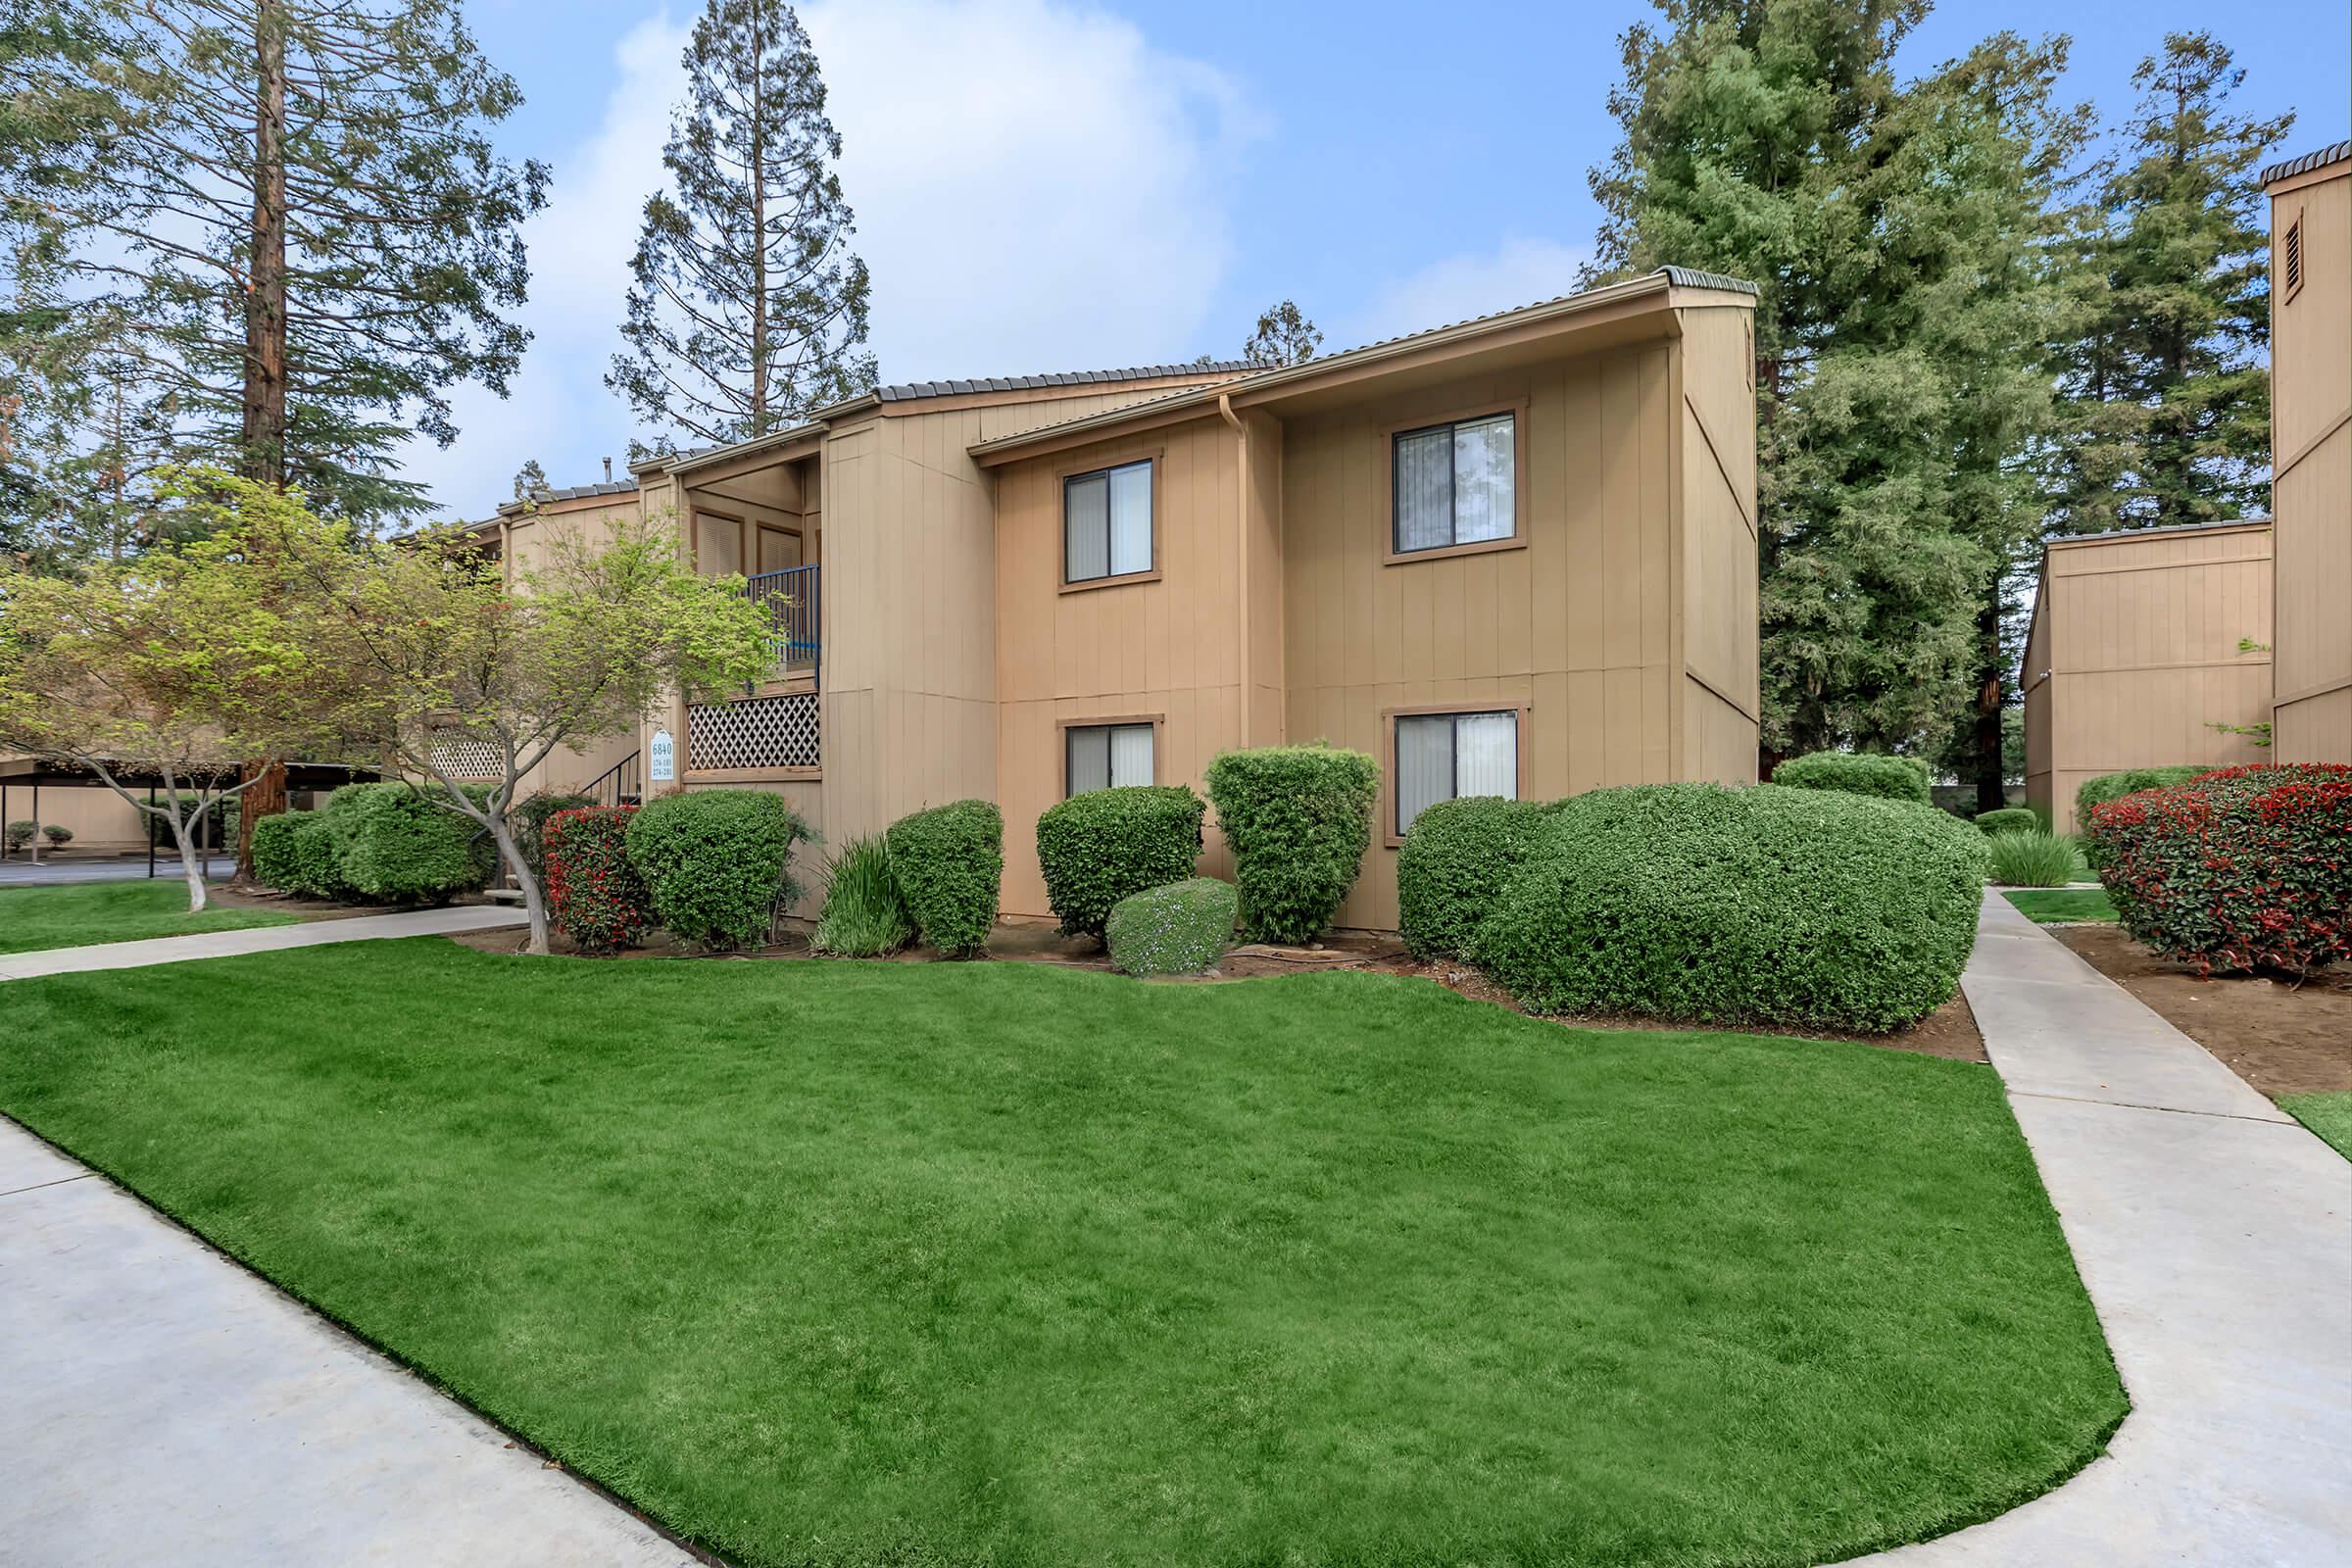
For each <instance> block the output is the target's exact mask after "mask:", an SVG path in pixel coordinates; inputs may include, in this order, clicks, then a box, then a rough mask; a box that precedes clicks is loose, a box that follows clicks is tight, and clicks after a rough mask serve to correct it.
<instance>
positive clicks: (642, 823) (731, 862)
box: [627, 790, 809, 949]
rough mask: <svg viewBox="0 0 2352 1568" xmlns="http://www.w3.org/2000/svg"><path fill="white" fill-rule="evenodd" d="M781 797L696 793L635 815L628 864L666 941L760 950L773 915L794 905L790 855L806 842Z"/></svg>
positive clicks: (803, 827)
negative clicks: (641, 880)
mask: <svg viewBox="0 0 2352 1568" xmlns="http://www.w3.org/2000/svg"><path fill="white" fill-rule="evenodd" d="M808 837H809V825H808V824H807V823H806V822H803V821H802V820H801V819H800V817H799V815H798V814H796V813H795V812H794V810H793V809H792V808H791V806H790V805H788V804H787V803H786V802H785V800H784V797H782V796H781V795H774V794H770V793H769V792H768V791H766V790H697V791H694V792H692V793H689V794H683V795H668V796H664V797H662V799H661V800H658V801H652V802H649V803H648V804H646V805H645V806H642V807H640V808H638V809H637V811H636V812H635V814H633V815H632V816H631V817H630V818H629V825H628V832H627V842H628V847H629V863H630V864H631V865H634V866H635V867H636V868H637V874H638V875H639V876H641V877H643V878H644V879H645V887H646V891H647V892H648V893H649V894H650V895H652V898H653V907H654V918H655V920H656V921H658V922H659V923H660V924H661V925H662V928H663V929H664V930H666V931H668V932H669V933H670V934H671V935H672V936H677V937H683V938H685V939H686V940H687V941H689V942H699V943H702V944H703V945H704V946H706V947H711V948H720V949H728V948H747V947H752V946H755V945H757V944H759V943H762V942H765V941H766V940H767V939H768V936H769V934H770V933H771V932H772V931H773V930H774V929H775V920H776V911H777V909H779V908H781V907H784V906H786V905H789V904H791V903H792V902H793V900H795V899H797V898H799V897H800V891H801V890H800V888H799V886H798V885H797V884H795V883H794V881H793V880H792V874H791V872H792V847H793V845H794V844H796V843H798V842H799V841H800V840H802V839H805V838H808Z"/></svg>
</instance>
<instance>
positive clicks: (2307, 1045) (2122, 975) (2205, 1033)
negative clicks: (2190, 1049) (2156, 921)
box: [2050, 925, 2352, 1095]
mask: <svg viewBox="0 0 2352 1568" xmlns="http://www.w3.org/2000/svg"><path fill="white" fill-rule="evenodd" d="M2050 929H2051V932H2052V934H2053V935H2055V936H2056V937H2057V938H2058V940H2059V941H2061V942H2063V943H2065V944H2066V945H2067V946H2068V947H2070V948H2072V949H2074V950H2075V952H2077V953H2078V954H2081V955H2082V957H2083V958H2084V960H2086V961H2087V962H2088V963H2089V964H2090V966H2091V967H2092V968H2094V969H2096V970H2098V971H2099V973H2101V974H2103V975H2105V976H2106V977H2107V978H2108V979H2110V980H2112V981H2114V982H2115V983H2116V984H2117V985H2119V986H2122V987H2123V988H2124V989H2125V990H2126V991H2129V992H2131V995H2133V996H2135V997H2137V998H2138V999H2139V1000H2140V1001H2142V1002H2144V1003H2146V1004H2147V1005H2149V1007H2151V1008H2153V1009H2154V1010H2155V1012H2156V1013H2157V1014H2158V1015H2159V1016H2160V1017H2162V1018H2163V1019H2164V1020H2165V1021H2166V1022H2167V1023H2170V1024H2171V1025H2172V1026H2173V1027H2174V1028H2176V1029H2178V1030H2180V1032H2181V1033H2182V1034H2184V1035H2186V1036H2188V1038H2189V1039H2191V1040H2194V1041H2195V1042H2196V1043H2197V1044H2198V1045H2200V1046H2203V1047H2204V1048H2205V1049H2206V1050H2207V1051H2210V1052H2212V1053H2213V1054H2214V1055H2216V1056H2218V1057H2220V1058H2221V1060H2222V1061H2223V1062H2224V1063H2225V1064H2226V1065H2228V1066H2229V1068H2230V1069H2231V1070H2232V1071H2234V1072H2235V1073H2236V1074H2237V1075H2238V1076H2239V1077H2240V1078H2243V1079H2244V1080H2245V1081H2246V1082H2247V1083H2249V1084H2252V1085H2253V1086H2254V1087H2255V1088H2256V1089H2259V1090H2261V1091H2262V1092H2263V1093H2264V1094H2266V1095H2301V1094H2317V1093H2323V1092H2328V1091H2335V1090H2352V974H2346V973H2343V972H2342V971H2341V969H2340V967H2339V968H2337V969H2333V970H2330V971H2328V972H2327V973H2324V974H2321V975H2319V976H2317V977H2315V978H2313V979H2310V980H2306V981H2305V982H2303V984H2301V985H2300V986H2296V985H2292V984H2289V983H2288V982H2286V981H2283V980H2273V979H2270V978H2268V977H2266V976H2262V975H2214V976H2212V977H2211V978H2206V977H2202V976H2199V975H2198V974H2197V973H2196V972H2195V971H2194V970H2192V969H2189V968H2187V967H2185V966H2184V965H2181V964H2178V963H2175V962H2173V961H2172V960H2171V959H2169V958H2161V957H2158V956H2156V955H2155V954H2153V953H2150V952H2149V951H2148V950H2147V949H2145V948H2143V947H2141V946H2140V945H2139V944H2138V943H2136V942H2134V941H2132V940H2131V938H2130V937H2128V936H2126V935H2125V934H2124V933H2123V932H2122V931H2120V930H2118V929H2117V928H2115V927H2114V926H2099V925H2069V926H2053V927H2051V928H2050Z"/></svg>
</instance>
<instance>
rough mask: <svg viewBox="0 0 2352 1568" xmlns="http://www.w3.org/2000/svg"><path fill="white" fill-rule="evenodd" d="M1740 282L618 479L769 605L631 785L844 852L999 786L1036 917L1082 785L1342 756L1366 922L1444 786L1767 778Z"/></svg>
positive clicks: (781, 441) (1009, 854)
mask: <svg viewBox="0 0 2352 1568" xmlns="http://www.w3.org/2000/svg"><path fill="white" fill-rule="evenodd" d="M1754 303H1755V301H1754V290H1753V288H1752V287H1750V286H1749V285H1747V284H1745V283H1741V282H1738V281H1736V280H1734V279H1730V278H1724V277H1718V276H1714V275H1710V274H1706V273H1698V272H1691V271H1688V270H1680V269H1668V270H1661V271H1659V272H1657V273H1654V274H1652V275H1649V276H1646V277H1642V278H1636V279H1633V280H1631V281H1628V282H1624V283H1618V284H1613V285H1611V286H1609V287H1606V288H1600V289H1594V290H1592V291H1590V292H1587V293H1584V294H1580V295H1574V296H1571V297H1568V298H1565V299H1559V300H1553V301H1550V302H1548V303H1545V304H1542V305H1536V306H1531V307H1528V308H1526V309H1524V310H1517V311H1511V312H1506V313H1504V314H1501V315H1497V316H1493V317H1486V318H1482V319H1478V320H1474V321H1468V322H1463V323H1460V324H1458V325H1454V326H1448V327H1443V328H1439V329H1437V330H1434V331H1429V332H1423V333H1418V334H1415V335H1413V336H1410V337H1403V338H1397V339H1393V340H1390V341H1388V342H1384V343H1377V344H1373V345H1371V346H1369V347H1366V348H1361V349H1355V350H1351V351H1349V352H1347V353H1343V354H1335V355H1330V356H1327V357H1325V358H1323V359H1319V360H1315V361H1312V362H1310V363H1308V364H1306V365H1301V366H1292V367H1281V368H1261V367H1255V366H1250V365H1245V364H1222V365H1214V364H1212V365H1204V366H1156V367H1150V368H1142V369H1134V370H1119V371H1103V372H1091V373H1083V374H1073V375H1055V376H1026V377H1018V378H1012V379H991V380H985V381H955V382H943V383H921V384H917V385H912V386H893V387H884V388H881V389H879V390H878V391H876V392H874V393H870V394H867V395H865V396H862V397H858V398H855V399H852V400H850V401H848V402H845V403H842V404H839V405H837V406H834V407H832V408H828V409H824V410H821V411H819V412H818V414H817V416H816V417H814V418H812V419H811V420H810V421H809V423H806V424H804V425H801V426H798V427H795V428H793V429H789V430H783V431H778V432H775V433H773V434H770V435H767V436H764V437H760V438H759V439H756V440H752V441H747V442H743V443H741V444H739V445H735V446H730V447H723V448H718V449H715V450H711V451H707V452H700V453H693V454H688V455H685V456H681V457H675V458H665V459H658V460H654V461H650V462H646V463H641V464H639V465H636V466H635V471H636V474H637V478H638V481H639V484H640V486H641V489H640V493H639V496H638V501H639V503H640V505H641V506H642V508H643V515H645V516H647V517H648V518H651V519H657V520H660V521H661V522H662V525H664V526H669V527H674V528H676V529H677V531H678V535H679V539H680V547H681V549H682V550H684V551H685V552H687V553H688V555H689V557H690V559H692V560H693V561H695V562H696V563H697V564H698V565H699V566H700V567H701V569H703V570H704V571H706V572H708V573H713V574H715V573H722V572H731V571H738V570H741V571H744V572H747V573H749V574H751V576H752V591H753V592H756V593H759V594H761V595H762V596H763V597H769V598H771V599H773V598H781V599H782V600H784V601H785V602H786V603H788V604H789V605H790V606H791V607H792V608H791V609H790V610H789V611H788V612H787V623H788V628H789V629H788V631H787V633H786V636H785V638H784V639H783V643H784V646H783V647H781V648H780V649H779V661H778V668H777V670H776V675H775V678H774V679H773V680H771V681H770V682H768V683H767V684H766V685H764V686H762V687H760V688H759V689H758V690H756V691H753V692H750V693H747V694H745V695H743V696H742V697H740V698H737V699H734V700H714V701H705V702H697V703H688V702H686V701H685V700H684V699H682V698H681V699H680V700H679V701H677V702H676V703H675V704H674V705H673V706H672V708H671V709H670V711H668V712H667V713H665V714H662V715H660V716H659V717H658V718H657V720H655V721H653V722H649V723H648V724H647V725H646V727H645V730H644V732H643V734H642V736H641V738H640V739H641V745H640V747H639V751H638V760H639V762H640V764H641V765H642V766H643V768H644V773H645V780H644V786H643V787H644V789H645V791H646V792H647V793H652V792H657V791H660V790H662V789H665V788H668V787H670V786H671V785H677V786H681V787H685V788H689V789H692V788H705V787H713V786H721V785H754V786H758V787H760V788H767V789H774V790H777V791H780V792H781V793H783V794H785V795H786V796H788V797H789V798H790V799H792V800H793V802H794V803H795V805H796V807H797V808H798V809H799V810H800V811H801V812H802V813H803V814H804V815H805V816H807V817H808V819H809V821H810V822H811V823H813V824H814V825H816V826H817V827H818V828H819V829H820V830H821V831H822V832H823V833H824V835H825V837H826V839H827V840H829V841H830V842H832V843H834V844H839V843H841V842H842V841H843V840H845V839H847V838H849V837H851V836H853V835H856V834H859V833H866V832H871V831H874V830H876V829H879V828H881V827H884V826H886V825H888V823H889V822H890V821H891V820H893V819H894V818H896V817H898V816H900V815H902V814H904V813H906V812H907V811H910V810H914V809H918V808H920V807H923V806H931V805H939V804H942V803H945V802H948V801H953V800H957V799H960V798H964V797H971V796H978V797H985V798H988V799H992V800H994V801H996V802H998V803H999V805H1001V806H1002V807H1003V809H1004V811H1005V886H1004V910H1005V913H1006V914H1007V915H1012V916H1032V915H1045V914H1047V913H1048V912H1049V911H1048V908H1047V906H1046V900H1045V890H1044V885H1043V882H1042V879H1041V877H1040V875H1039V872H1038V868H1037V861H1036V853H1035V852H1036V843H1035V829H1036V822H1037V817H1038V814H1039V813H1040V812H1041V811H1043V810H1044V809H1046V808H1047V807H1049V806H1051V805H1052V804H1053V803H1054V802H1055V801H1057V800H1060V799H1062V798H1063V797H1064V796H1065V795H1066V794H1068V793H1071V792H1073V791H1076V790H1082V789H1086V788H1090V787H1100V786H1102V785H1103V784H1128V783H1148V782H1156V783H1161V784H1176V783H1184V784H1191V785H1193V786H1194V787H1195V788H1201V781H1202V775H1203V773H1204V771H1205V770H1206V768H1207V766H1208V763H1209V761H1210V760H1212V759H1213V758H1214V757H1215V756H1216V755H1217V753H1219V752H1220V751H1224V750H1227V749H1230V748H1234V747H1242V746H1263V745H1272V744H1277V743H1283V742H1304V741H1314V740H1318V739H1320V740H1328V741H1330V742H1332V743H1333V744H1335V745H1345V746H1352V747H1357V748H1360V749H1362V750H1364V751H1367V752H1370V753H1372V754H1373V755H1374V756H1376V757H1377V758H1379V759H1380V760H1381V766H1382V773H1383V776H1384V778H1385V779H1387V780H1388V781H1389V782H1388V784H1387V786H1386V788H1385V789H1384V798H1383V801H1382V803H1381V806H1380V808H1379V812H1380V816H1379V823H1378V826H1379V831H1378V832H1376V833H1375V834H1374V837H1373V844H1372V849H1371V851H1370V853H1369V854H1368V856H1367V858H1366V861H1365V864H1364V867H1363V871H1362V874H1361V875H1360V877H1359V878H1358V881H1357V884H1356V887H1355V890H1354V892H1353V893H1351V894H1350V896H1349V898H1348V903H1347V905H1346V906H1345V907H1343V908H1342V910H1341V912H1340V923H1341V924H1342V925H1348V926H1368V927H1383V928H1385V927H1393V926H1394V925H1395V924H1396V921H1397V891H1396V858H1397V843H1398V841H1399V837H1400V830H1401V829H1402V828H1403V827H1404V826H1405V825H1407V824H1408V823H1409V821H1410V818H1411V815H1412V813H1413V812H1414V811H1416V810H1417V809H1420V808H1421V807H1422V806H1424V805H1426V804H1428V803H1429V802H1430V801H1433V800H1438V799H1443V798H1445V797H1446V796H1449V795H1453V794H1456V793H1463V794H1484V793H1501V794H1514V795H1523V796H1527V797H1531V798H1533V797H1546V798H1548V797H1553V796H1559V795H1565V794H1570V793H1573V792H1575V791H1578V790H1585V789H1591V788H1593V787H1595V786H1598V785H1603V784H1629V783H1636V782H1644V781H1664V780H1674V779H1720V780H1724V781H1726V782H1737V783H1748V782H1753V780H1754V778H1755V769H1756V718H1757V637H1756V521H1755V428H1754V399H1755V393H1754V382H1753V365H1754V356H1753V350H1752V330H1753V309H1754ZM503 510H504V509H502V512H503ZM539 515H540V516H541V517H542V518H544V517H546V516H547V515H548V509H547V507H546V506H545V505H543V506H542V508H541V511H540V514H539ZM508 540H509V543H508V548H510V549H517V550H518V549H519V548H520V547H519V545H517V544H515V542H514V536H513V534H512V533H510V534H509V536H508ZM820 578H821V592H820V586H819V585H820ZM1400 764H1401V765H1400ZM1207 837H1208V842H1207V844H1206V846H1205V848H1204V851H1203V855H1202V859H1201V865H1202V869H1203V870H1204V871H1207V872H1210V873H1212V874H1230V871H1231V861H1230V858H1229V856H1228V855H1227V853H1226V851H1225V848H1224V845H1223V843H1222V840H1221V839H1220V838H1219V836H1218V835H1217V833H1216V830H1215V829H1214V827H1213V826H1212V827H1211V828H1210V830H1209V832H1208V836H1207Z"/></svg>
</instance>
